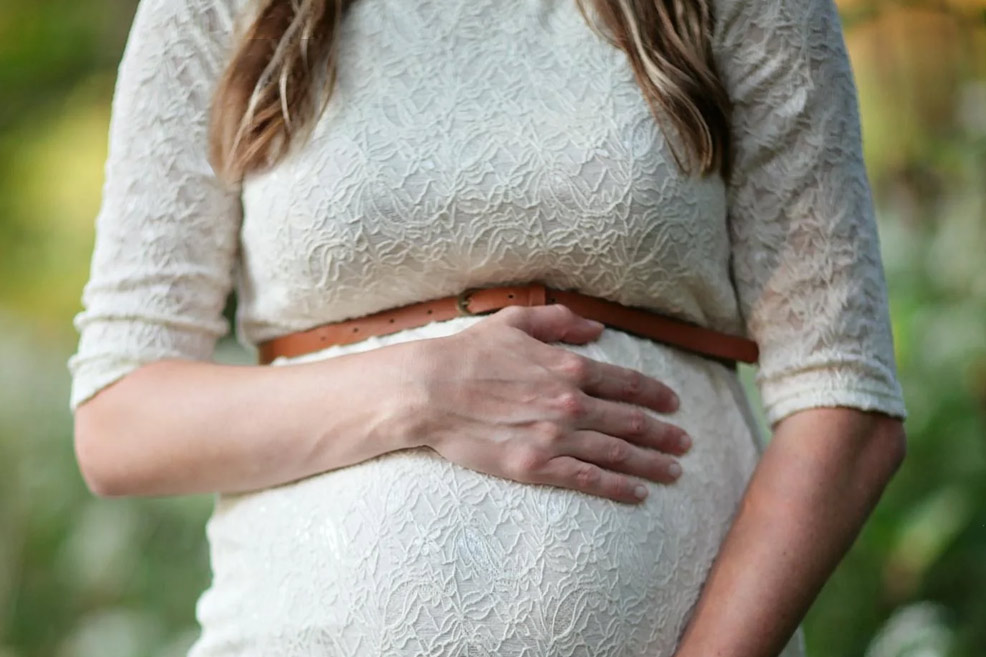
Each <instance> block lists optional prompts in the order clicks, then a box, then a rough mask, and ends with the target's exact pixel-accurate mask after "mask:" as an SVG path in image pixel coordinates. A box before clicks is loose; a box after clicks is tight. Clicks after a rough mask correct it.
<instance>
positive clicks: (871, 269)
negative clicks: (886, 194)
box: [715, 0, 905, 424]
mask: <svg viewBox="0 0 986 657" xmlns="http://www.w3.org/2000/svg"><path fill="white" fill-rule="evenodd" d="M717 4H718V7H717V18H718V20H717V32H716V37H715V55H716V59H717V64H718V67H719V70H720V73H721V75H722V76H723V80H724V82H725V85H726V88H727V91H728V92H729V95H730V97H731V98H732V100H733V103H734V116H733V125H732V129H733V144H734V150H735V154H736V159H735V161H734V173H733V176H732V178H731V180H730V183H729V225H730V234H731V240H732V273H733V278H734V283H735V285H736V293H737V297H738V299H739V303H740V308H741V311H742V313H743V317H744V321H745V323H746V326H747V331H748V333H749V334H750V336H751V337H752V338H753V339H755V340H756V341H757V342H758V344H759V345H760V349H761V351H760V353H761V361H760V369H759V372H758V375H757V383H758V386H759V388H760V391H761V395H762V397H763V401H764V405H765V409H766V414H767V418H768V421H769V422H770V423H771V424H774V423H776V422H777V421H779V420H780V419H782V418H784V417H785V416H787V415H789V414H791V413H794V412H796V411H799V410H803V409H806V408H814V407H827V406H846V407H852V408H857V409H861V410H873V411H880V412H882V413H886V414H888V415H891V416H895V417H899V418H903V417H904V416H905V409H904V404H903V399H902V394H901V390H900V386H899V383H898V381H897V375H896V366H895V362H894V354H893V340H892V336H891V328H890V320H889V313H888V307H887V292H886V282H885V279H884V272H883V266H882V262H881V257H880V245H879V239H878V235H877V230H876V222H875V218H874V212H873V205H872V199H871V194H870V188H869V183H868V180H867V175H866V170H865V167H864V164H863V159H862V149H861V139H860V127H859V116H858V108H857V99H856V91H855V84H854V80H853V76H852V71H851V69H850V65H849V60H848V57H847V54H846V50H845V44H844V41H843V36H842V31H841V25H840V22H839V17H838V13H837V10H836V8H835V5H834V3H833V2H832V0H780V1H774V0H717Z"/></svg>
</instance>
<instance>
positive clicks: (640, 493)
mask: <svg viewBox="0 0 986 657" xmlns="http://www.w3.org/2000/svg"><path fill="white" fill-rule="evenodd" d="M633 494H634V495H636V496H637V499H638V500H642V499H644V498H645V497H647V488H646V487H644V485H643V484H637V487H636V488H634V489H633Z"/></svg>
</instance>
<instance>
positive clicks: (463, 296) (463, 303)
mask: <svg viewBox="0 0 986 657" xmlns="http://www.w3.org/2000/svg"><path fill="white" fill-rule="evenodd" d="M479 289H482V288H478V287H467V288H466V289H464V290H463V291H462V292H459V294H458V295H457V296H456V297H455V307H456V308H458V309H459V316H460V317H473V316H476V315H477V313H474V312H472V311H471V310H469V308H467V306H468V305H469V295H470V294H472V293H473V292H475V291H476V290H479Z"/></svg>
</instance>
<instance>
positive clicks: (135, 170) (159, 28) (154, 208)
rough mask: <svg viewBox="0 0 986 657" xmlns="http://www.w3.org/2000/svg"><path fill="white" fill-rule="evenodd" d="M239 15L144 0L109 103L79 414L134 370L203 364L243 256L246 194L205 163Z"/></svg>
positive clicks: (76, 386) (81, 353)
mask: <svg viewBox="0 0 986 657" xmlns="http://www.w3.org/2000/svg"><path fill="white" fill-rule="evenodd" d="M231 27H232V16H231V15H230V10H229V8H228V7H227V6H226V4H225V0H142V2H141V3H140V5H139V6H138V9H137V14H136V16H135V18H134V23H133V27H132V29H131V32H130V37H129V40H128V42H127V47H126V50H125V52H124V55H123V60H122V62H121V64H120V68H119V75H118V78H117V84H116V90H115V93H114V97H113V108H112V117H111V122H110V135H109V156H108V159H107V162H106V170H105V173H106V179H105V183H104V187H103V197H102V205H101V207H100V211H99V214H98V216H97V218H96V235H95V245H94V249H93V255H92V261H91V269H90V277H89V281H88V282H87V284H86V286H85V288H84V290H83V297H82V302H83V310H82V311H81V312H80V313H78V314H77V315H76V317H75V326H76V328H77V329H78V331H79V334H80V337H79V344H78V348H77V351H76V353H75V354H74V355H73V356H72V357H71V358H70V360H69V363H68V365H69V369H70V371H71V373H72V377H73V378H72V395H71V400H70V404H71V407H72V409H73V410H74V409H75V408H76V407H77V406H78V405H79V404H81V403H82V402H83V401H85V400H87V399H89V398H90V397H92V396H93V395H94V394H95V393H96V392H98V391H99V390H101V389H102V388H104V387H106V386H107V385H109V384H111V383H113V382H114V381H117V380H118V379H120V378H121V377H123V376H124V375H126V374H127V373H129V372H131V371H133V370H134V369H136V368H137V367H139V366H141V365H143V364H145V363H148V362H151V361H155V360H160V359H164V358H189V359H206V358H209V357H210V356H211V354H212V350H213V348H214V345H215V342H216V340H217V339H218V338H219V337H220V336H221V335H222V334H224V333H225V332H227V331H228V326H227V322H226V320H225V319H224V318H223V316H222V310H223V306H224V303H225V299H226V297H227V295H228V293H229V291H230V289H231V287H232V276H233V268H234V265H235V259H236V254H237V244H238V234H239V222H240V202H239V194H238V192H236V191H234V190H229V189H227V188H225V187H224V186H223V185H222V184H221V183H220V182H219V180H218V179H217V178H216V176H215V175H214V173H213V170H212V168H211V166H210V165H209V163H208V159H207V140H208V112H209V105H210V101H211V96H212V93H213V90H214V87H215V84H216V80H217V78H218V76H219V75H220V74H221V71H222V67H223V65H224V63H225V57H226V49H227V47H228V45H229V36H230V34H231Z"/></svg>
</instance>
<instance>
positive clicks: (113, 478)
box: [73, 395, 133, 498]
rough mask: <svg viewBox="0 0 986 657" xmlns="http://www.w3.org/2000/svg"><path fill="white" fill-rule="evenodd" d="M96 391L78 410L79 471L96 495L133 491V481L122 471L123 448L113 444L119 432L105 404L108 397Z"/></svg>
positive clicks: (76, 425) (126, 493) (74, 433)
mask: <svg viewBox="0 0 986 657" xmlns="http://www.w3.org/2000/svg"><path fill="white" fill-rule="evenodd" d="M100 396H101V395H97V396H96V397H94V398H93V399H90V400H88V401H87V402H85V403H83V404H82V405H80V406H79V407H78V408H77V409H76V410H75V415H74V432H73V444H74V447H75V458H76V462H77V463H78V465H79V473H80V474H81V475H82V479H83V481H84V482H85V484H86V487H87V488H88V489H89V491H90V492H92V494H93V495H95V496H96V497H102V498H114V497H125V496H127V495H131V494H133V482H130V481H128V480H127V478H126V477H125V476H123V475H122V474H121V473H124V472H126V470H127V468H125V467H122V464H121V463H120V450H118V449H115V448H114V436H115V435H116V434H117V432H116V431H114V430H113V428H112V422H111V421H110V420H109V416H110V415H111V414H110V413H108V412H107V410H106V409H105V408H103V406H104V404H103V402H104V401H105V400H103V399H99V397H100Z"/></svg>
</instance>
